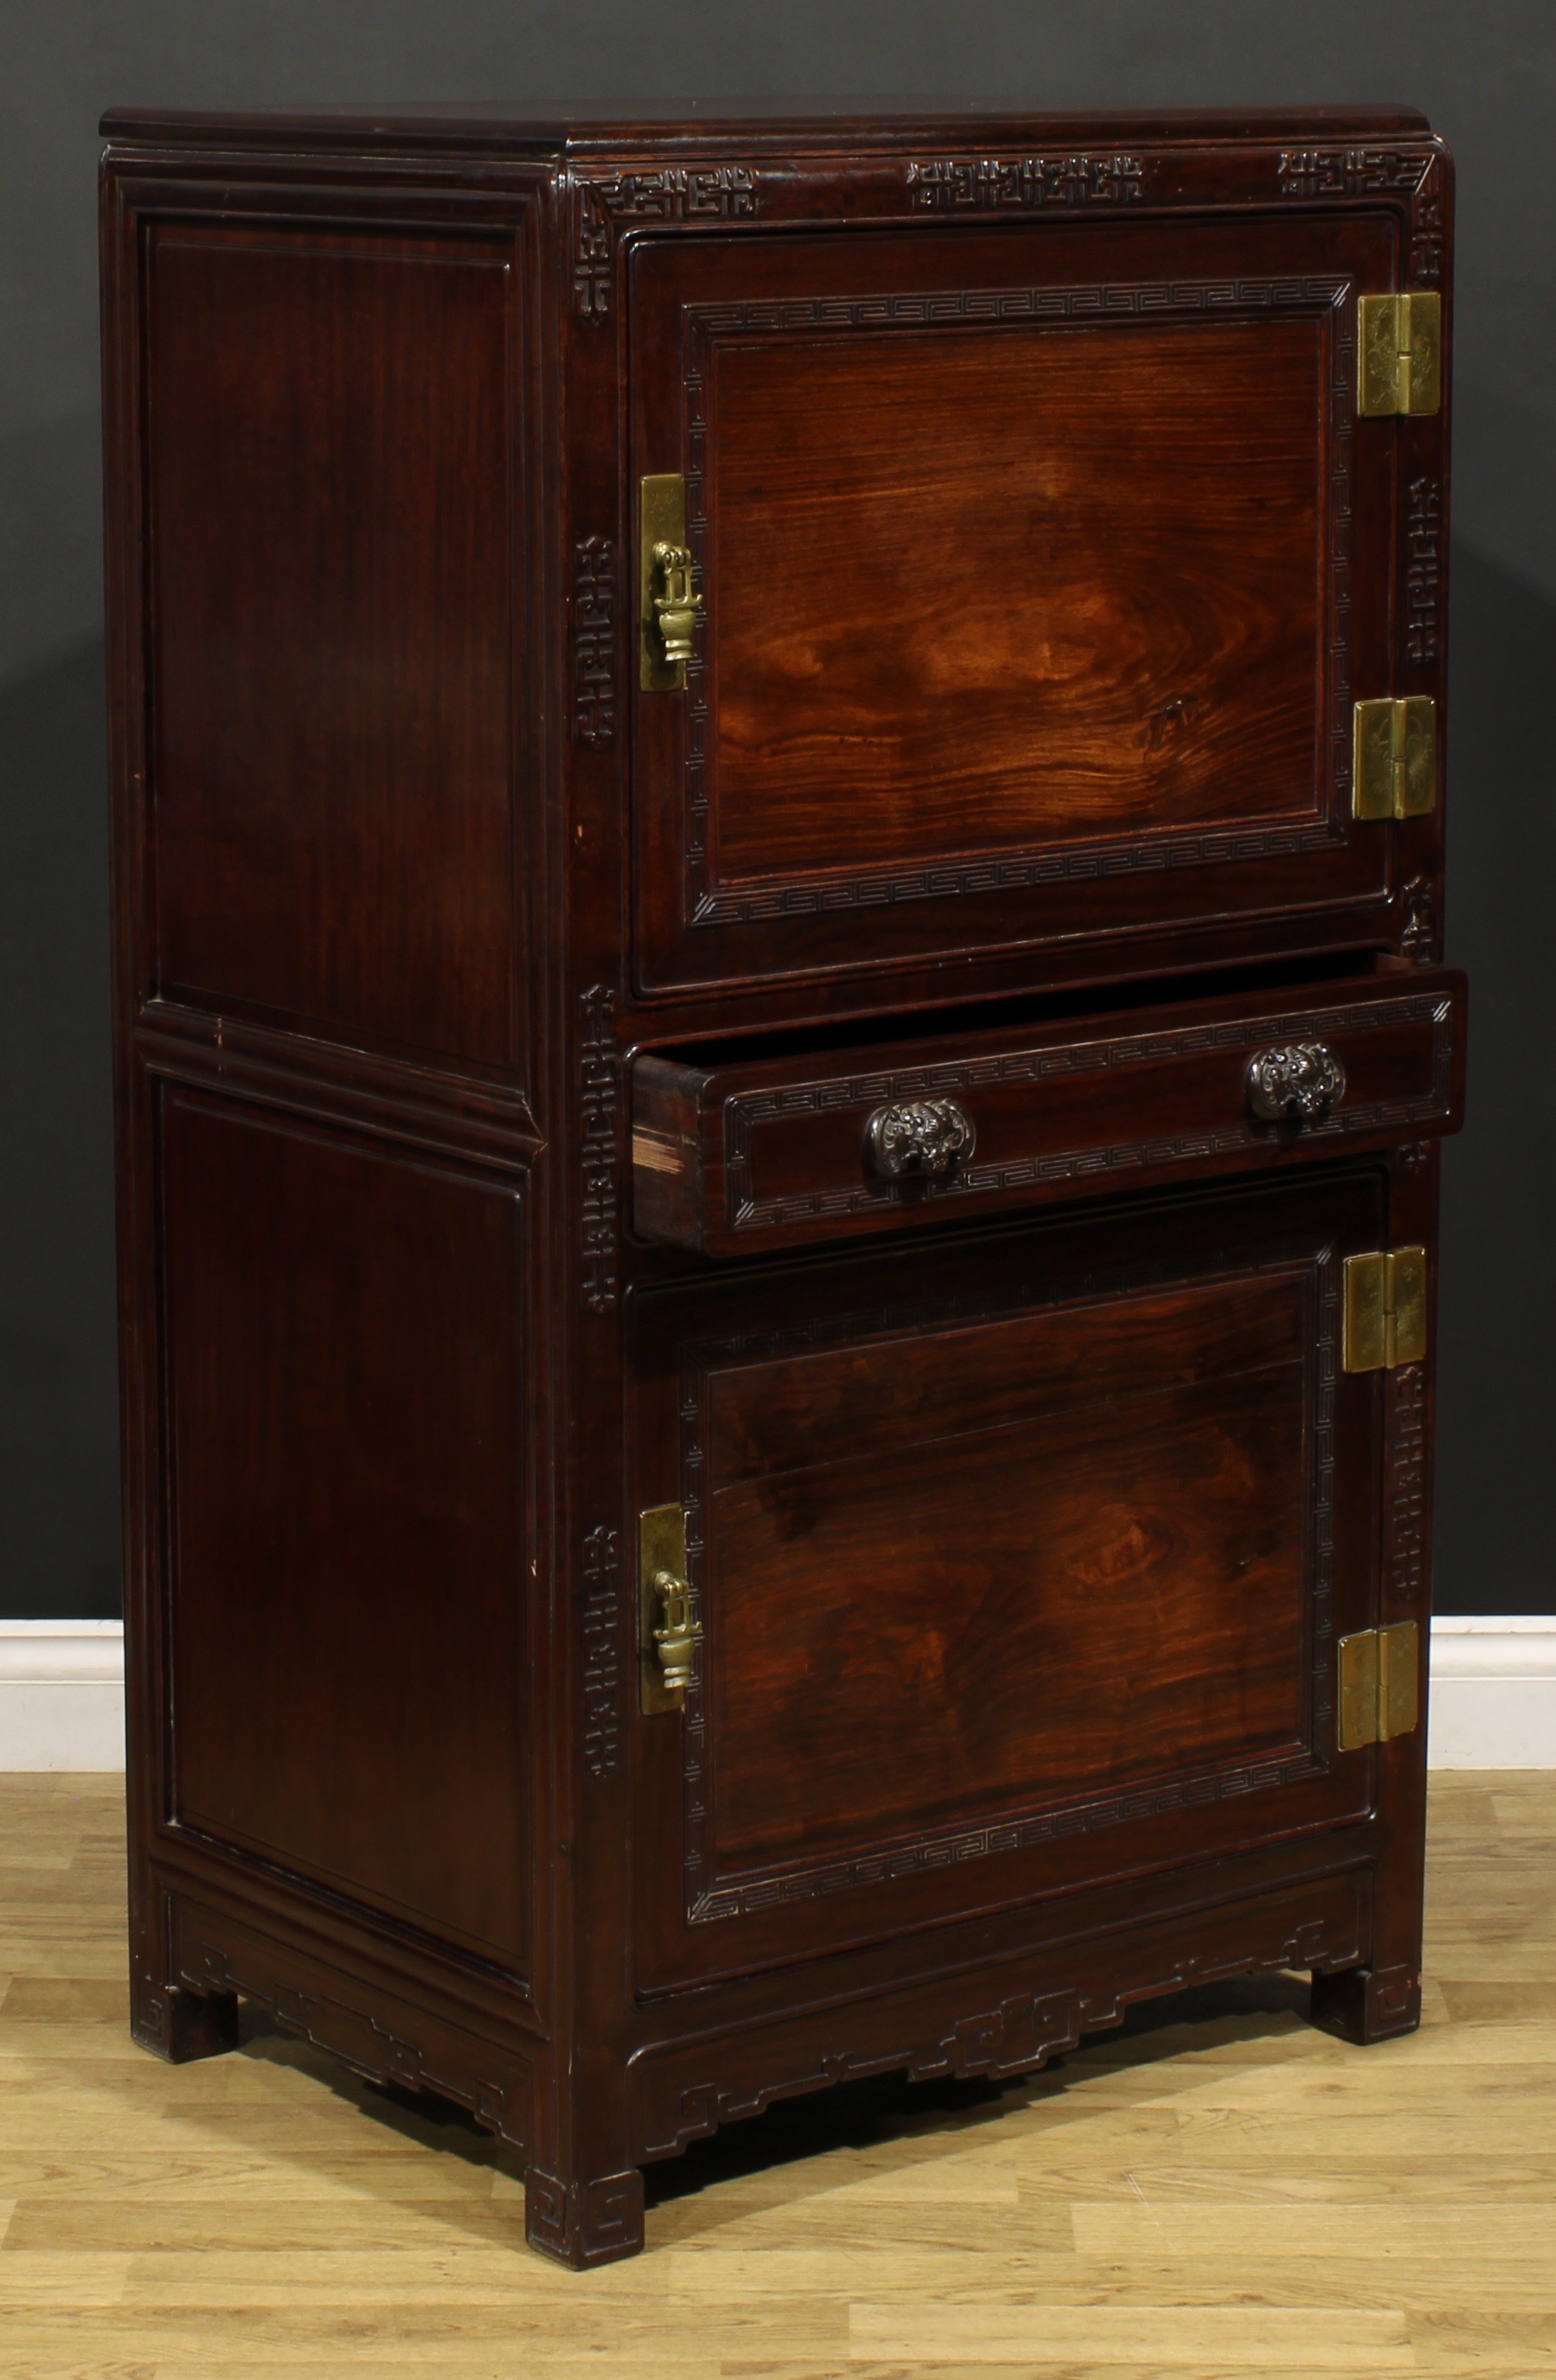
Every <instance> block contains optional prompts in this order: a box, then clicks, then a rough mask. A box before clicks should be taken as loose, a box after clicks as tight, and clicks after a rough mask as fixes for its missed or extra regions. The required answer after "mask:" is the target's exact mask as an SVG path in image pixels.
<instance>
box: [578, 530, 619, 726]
mask: <svg viewBox="0 0 1556 2380" xmlns="http://www.w3.org/2000/svg"><path fill="white" fill-rule="evenodd" d="M615 728H616V544H615V540H614V538H611V537H585V538H580V539H579V540H578V542H577V545H576V546H575V547H574V548H573V734H574V735H575V736H576V737H577V741H578V742H579V743H580V744H596V745H606V744H610V743H612V742H614V737H615Z"/></svg>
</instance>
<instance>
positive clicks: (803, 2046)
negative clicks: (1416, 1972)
mask: <svg viewBox="0 0 1556 2380" xmlns="http://www.w3.org/2000/svg"><path fill="white" fill-rule="evenodd" d="M1363 1918H1364V1908H1363V1905H1362V1904H1361V1901H1360V1898H1359V1893H1358V1888H1357V1887H1356V1886H1355V1883H1346V1884H1343V1885H1342V1886H1340V1887H1339V1888H1336V1887H1334V1886H1329V1887H1326V1888H1322V1889H1321V1890H1320V1891H1319V1892H1317V1893H1315V1894H1314V1895H1313V1896H1312V1899H1311V1900H1310V1902H1309V1904H1308V1906H1307V1908H1294V1907H1293V1904H1292V1901H1291V1900H1290V1899H1289V1898H1287V1897H1286V1896H1282V1899H1281V1900H1280V1901H1278V1902H1277V1903H1275V1904H1274V1905H1273V1906H1270V1907H1269V1908H1267V1909H1257V1908H1256V1909H1255V1910H1254V1911H1252V1912H1248V1913H1242V1914H1241V1916H1240V1917H1239V1919H1238V1920H1236V1921H1219V1922H1218V1921H1215V1920H1211V1921H1210V1923H1209V1924H1207V1925H1205V1926H1204V1929H1203V1930H1204V1934H1205V1936H1206V1937H1208V1938H1205V1939H1202V1940H1201V1941H1200V1942H1199V1943H1198V1945H1197V1946H1196V1947H1192V1948H1186V1949H1184V1950H1183V1951H1182V1952H1181V1953H1180V1954H1178V1955H1173V1953H1172V1952H1168V1951H1164V1950H1163V1949H1161V1947H1160V1946H1159V1945H1157V1944H1153V1943H1149V1942H1142V1943H1140V1944H1139V1945H1138V1946H1137V1947H1136V1948H1135V1949H1134V1950H1133V1954H1132V1955H1131V1952H1130V1950H1128V1949H1115V1951H1114V1954H1113V1957H1112V1960H1111V1961H1110V1963H1109V1968H1108V1973H1109V1977H1110V1982H1109V1985H1108V1987H1107V1988H1106V1989H1105V1990H1095V1991H1094V1990H1088V1988H1087V1986H1086V1985H1084V1984H1078V1985H1077V1984H1068V1985H1063V1986H1062V1987H1061V1988H1059V1989H1058V1990H1052V1989H1048V1990H1045V1989H1043V1988H1042V1987H1041V1985H1038V1986H1036V1987H1032V1988H1022V1987H1021V1986H1020V1985H1019V1984H1017V1983H1016V1978H1015V1976H1013V1978H1012V1981H1013V1984H1015V1988H1014V1989H1012V1990H1011V1991H1010V1992H1008V1993H1007V1994H1006V1995H1005V1996H1004V1997H1003V1998H1001V1999H1000V2000H998V2001H997V2002H995V2004H994V2005H993V2006H992V2007H991V2006H989V2005H988V2004H987V2003H985V2004H984V2005H983V2006H982V2007H977V2006H975V2008H974V2009H973V2010H970V2011H969V2012H968V2013H967V2014H966V2015H965V2016H954V2015H952V2016H950V2017H949V2019H948V2020H947V2019H942V2021H941V2022H938V2023H936V2022H931V2021H930V2020H929V2019H928V2016H927V2012H926V2013H919V2012H918V2011H919V2010H920V2008H921V2002H920V2001H919V2000H918V1998H917V1996H916V1998H915V2000H914V2002H913V2004H912V2005H910V2007H909V2008H907V2009H906V2010H904V2011H903V2013H902V2014H901V2015H899V2016H898V2017H897V2019H896V2021H895V2024H894V2025H893V2018H892V2015H891V2012H890V2011H889V2010H888V2011H882V2015H881V2020H880V2021H879V2022H878V2024H877V2027H876V2029H875V2032H874V2036H873V2038H871V2039H869V2041H862V2040H861V2041H856V2042H855V2043H854V2044H853V2045H851V2046H847V2047H844V2048H838V2049H827V2050H818V2049H816V2048H815V2047H813V2046H809V2045H808V2043H807V2042H806V2041H805V2040H804V2039H802V2038H796V2037H795V2035H794V2034H789V2035H788V2036H787V2037H785V2036H784V2035H783V2034H781V2035H780V2036H779V2037H778V2038H777V2039H774V2040H773V2041H772V2042H771V2043H770V2044H769V2045H768V2046H767V2047H766V2049H765V2051H763V2050H762V2049H761V2048H760V2046H758V2045H755V2044H752V2043H751V2042H749V2040H743V2041H742V2042H741V2043H740V2044H739V2046H738V2047H736V2045H735V2043H733V2042H730V2043H726V2045H725V2049H726V2053H727V2054H728V2056H729V2061H730V2065H731V2066H732V2067H736V2070H737V2071H738V2070H740V2069H744V2071H743V2072H742V2073H741V2078H740V2079H739V2080H735V2079H733V2078H732V2079H730V2080H728V2081H718V2080H714V2079H712V2078H711V2077H710V2078H709V2079H707V2080H699V2081H698V2082H696V2083H689V2084H686V2085H684V2086H683V2087H682V2088H681V2089H680V2090H679V2091H676V2090H675V2083H674V2082H673V2080H672V2078H671V2076H670V2075H668V2074H667V2075H665V2076H664V2078H663V2081H661V2080H660V2078H659V2077H658V2076H657V2075H656V2074H655V2073H654V2071H653V2065H652V2061H651V2060H650V2061H649V2062H648V2064H647V2066H646V2070H645V2072H644V2074H643V2077H642V2080H643V2083H644V2084H645V2086H646V2087H647V2088H648V2089H649V2090H650V2092H652V2093H653V2097H654V2107H655V2115H656V2116H657V2119H658V2120H657V2122H656V2121H655V2120H654V2117H652V2116H650V2119H649V2129H648V2130H647V2132H646V2136H645V2138H644V2140H643V2143H642V2148H641V2152H640V2153H641V2154H643V2155H648V2156H656V2157H657V2156H665V2155H674V2154H675V2152H676V2151H677V2150H679V2149H683V2148H685V2146H686V2144H687V2142H688V2141H693V2140H697V2139H699V2138H701V2137H702V2136H703V2135H704V2134H705V2133H708V2132H711V2131H716V2130H717V2128H718V2127H719V2126H720V2125H721V2124H727V2123H734V2122H738V2121H741V2120H743V2119H745V2118H747V2117H749V2116H758V2115H760V2114H761V2113H762V2112H763V2110H764V2109H765V2108H767V2107H771V2106H772V2104H773V2102H774V2101H775V2100H778V2099H788V2098H795V2097H797V2096H798V2095H800V2094H801V2093H804V2092H810V2091H821V2090H825V2089H827V2088H828V2087H829V2086H830V2085H831V2084H833V2083H851V2082H857V2081H859V2080H861V2079H862V2078H863V2077H864V2076H866V2075H869V2074H884V2073H892V2072H902V2073H905V2074H906V2076H907V2078H908V2079H909V2080H910V2081H911V2082H915V2083H925V2082H930V2081H932V2080H934V2079H935V2078H936V2077H938V2076H941V2075H954V2076H955V2077H956V2078H957V2079H958V2080H970V2079H971V2078H972V2077H973V2076H975V2075H988V2076H990V2077H991V2078H992V2079H994V2080H1000V2079H1002V2078H1004V2077H1008V2076H1011V2075H1015V2074H1020V2073H1023V2072H1029V2071H1031V2070H1034V2069H1036V2068H1039V2067H1041V2066H1044V2065H1046V2064H1047V2063H1048V2061H1049V2060H1050V2059H1051V2058H1055V2057H1060V2056H1063V2055H1064V2052H1065V2051H1066V2050H1070V2049H1075V2048H1076V2047H1078V2046H1079V2044H1080V2042H1081V2040H1082V2038H1083V2036H1084V2035H1085V2034H1088V2033H1095V2032H1101V2031H1104V2030H1105V2029H1106V2028H1107V2027H1109V2026H1111V2025H1115V2024H1119V2023H1121V2022H1123V2019H1124V2015H1125V2013H1126V2011H1127V2010H1128V2009H1129V2008H1130V2007H1131V2006H1132V2005H1133V2004H1134V2003H1135V2002H1136V2001H1137V2000H1146V1999H1156V1998H1162V1997H1163V1996H1164V1995H1166V1994H1167V1993H1169V1992H1181V1991H1187V1990H1189V1989H1191V1988H1192V1987H1193V1986H1194V1985H1197V1984H1210V1983H1223V1982H1226V1981H1228V1980H1230V1979H1231V1978H1232V1977H1233V1976H1234V1975H1246V1974H1249V1973H1258V1972H1259V1971H1260V1970H1264V1971H1269V1970H1271V1969H1277V1970H1287V1969H1294V1968H1295V1969H1300V1968H1303V1967H1307V1968H1311V1969H1312V1970H1314V1971H1315V1972H1316V1973H1327V1972H1329V1971H1331V1970H1333V1969H1337V1968H1343V1967H1345V1966H1346V1965H1348V1964H1350V1963H1352V1962H1354V1961H1355V1960H1357V1959H1358V1958H1359V1957H1361V1956H1363V1955H1365V1950H1366V1939H1365V1936H1364V1931H1363ZM833 2022H834V2024H835V2026H836V2031H837V2032H839V2033H843V2032H844V2031H845V2028H844V2025H843V2024H842V2023H841V2022H837V2021H836V2020H835V2019H834V2020H833ZM920 2028H921V2029H920ZM819 2029H820V2028H819V2026H818V2025H816V2024H811V2025H808V2026H807V2027H805V2028H804V2032H805V2033H807V2034H813V2033H814V2032H815V2031H817V2030H819ZM799 2032H800V2028H797V2027H796V2028H795V2033H796V2034H797V2033H799ZM845 2038H846V2034H845ZM753 2047H756V2048H757V2055H758V2057H760V2058H761V2059H762V2063H763V2065H764V2066H765V2068H766V2077H765V2079H764V2080H762V2081H760V2082H757V2081H754V2080H752V2079H748V2078H749V2076H750V2069H751V2065H752V2063H754V2062H755V2061H754V2059H753V2058H752V2056H751V2051H752V2048H753ZM681 2055H682V2057H683V2058H684V2057H685V2055H686V2053H684V2052H683V2053H681ZM737 2060H738V2066H737V2063H736V2062H737ZM710 2062H711V2060H710ZM683 2070H684V2068H683ZM656 2083H657V2084H658V2089H657V2090H655V2087H654V2086H655V2084H656Z"/></svg>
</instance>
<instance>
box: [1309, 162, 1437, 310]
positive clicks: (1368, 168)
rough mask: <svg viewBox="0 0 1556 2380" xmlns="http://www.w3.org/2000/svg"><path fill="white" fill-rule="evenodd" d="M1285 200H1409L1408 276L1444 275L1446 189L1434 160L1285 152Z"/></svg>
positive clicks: (1420, 278)
mask: <svg viewBox="0 0 1556 2380" xmlns="http://www.w3.org/2000/svg"><path fill="white" fill-rule="evenodd" d="M1276 180H1277V185H1278V188H1279V189H1280V193H1281V196H1282V198H1283V199H1363V198H1370V197H1380V196H1399V197H1403V198H1406V199H1408V200H1409V201H1410V204H1409V207H1408V209H1407V219H1408V225H1409V235H1410V261H1409V268H1408V270H1409V278H1410V280H1411V281H1412V282H1413V283H1418V282H1434V281H1439V280H1441V277H1442V246H1443V228H1442V188H1441V175H1440V174H1439V171H1438V163H1437V159H1436V157H1435V156H1431V155H1428V156H1423V155H1422V154H1421V152H1420V151H1419V150H1410V149H1282V151H1281V152H1280V164H1279V166H1278V168H1277V173H1276Z"/></svg>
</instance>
